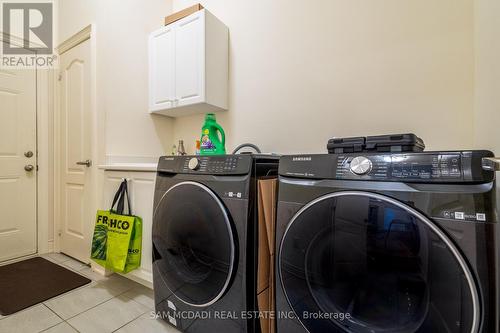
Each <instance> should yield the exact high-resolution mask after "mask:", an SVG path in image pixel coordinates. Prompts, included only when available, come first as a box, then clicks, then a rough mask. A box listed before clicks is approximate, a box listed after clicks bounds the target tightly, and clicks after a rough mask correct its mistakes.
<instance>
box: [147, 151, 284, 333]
mask: <svg viewBox="0 0 500 333" xmlns="http://www.w3.org/2000/svg"><path fill="white" fill-rule="evenodd" d="M277 166H278V159H277V158H276V157H272V156H267V155H220V156H165V157H161V158H160V161H159V165H158V173H157V179H156V190H155V198H154V216H153V231H152V239H153V282H154V294H155V307H156V312H157V315H159V316H161V318H162V319H164V320H165V321H167V322H168V323H170V324H171V325H173V326H175V327H176V328H177V329H179V330H180V331H182V332H189V333H194V332H245V333H246V332H255V331H256V330H258V319H256V318H255V316H250V315H248V316H247V315H245V313H246V312H249V313H252V312H253V311H255V310H256V297H257V296H256V294H257V293H256V289H257V288H256V274H257V273H256V266H257V247H256V243H257V237H256V235H257V229H256V228H257V222H256V221H257V220H256V219H257V215H258V214H257V200H256V198H257V197H256V188H257V178H258V177H259V176H262V175H267V174H270V173H273V172H274V174H276V173H277Z"/></svg>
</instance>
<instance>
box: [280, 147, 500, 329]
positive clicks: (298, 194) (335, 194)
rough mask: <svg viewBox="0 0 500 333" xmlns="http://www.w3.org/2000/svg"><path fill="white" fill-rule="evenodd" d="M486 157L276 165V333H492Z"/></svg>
mask: <svg viewBox="0 0 500 333" xmlns="http://www.w3.org/2000/svg"><path fill="white" fill-rule="evenodd" d="M492 156H493V155H492V153H491V152H488V151H449V152H422V153H371V154H368V153H362V154H328V155H297V156H284V157H282V159H281V161H280V167H279V175H280V176H279V203H278V209H277V230H276V232H277V249H276V253H277V263H276V265H277V266H276V271H277V285H276V304H277V309H276V310H277V311H278V313H277V317H278V320H277V331H278V333H285V332H286V333H302V332H310V333H323V332H353V333H364V332H366V333H368V332H370V333H379V332H380V333H382V332H384V333H385V332H391V333H392V332H404V333H407V332H418V333H424V332H425V333H427V332H433V333H440V332H443V333H444V332H447V333H459V332H460V333H466V332H467V333H477V332H483V333H486V332H488V333H489V332H498V326H499V319H500V317H499V305H498V304H499V299H500V298H499V275H498V268H499V246H498V241H499V228H498V216H497V206H496V201H495V173H494V171H491V170H490V169H491V168H490V166H489V165H488V163H487V162H488V161H491V160H490V159H489V158H490V157H492Z"/></svg>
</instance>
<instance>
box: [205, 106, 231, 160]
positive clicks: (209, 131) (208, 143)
mask: <svg viewBox="0 0 500 333" xmlns="http://www.w3.org/2000/svg"><path fill="white" fill-rule="evenodd" d="M219 133H220V137H219ZM200 141H201V145H200V155H224V154H225V153H226V147H225V145H226V134H224V130H223V129H222V127H221V126H220V125H219V124H217V122H216V121H215V114H213V113H207V114H206V115H205V124H203V127H202V128H201V140H200Z"/></svg>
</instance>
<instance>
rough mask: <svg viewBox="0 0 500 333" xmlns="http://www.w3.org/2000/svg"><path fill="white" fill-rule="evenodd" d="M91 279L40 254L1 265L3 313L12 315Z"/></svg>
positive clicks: (1, 307) (0, 290) (3, 314)
mask: <svg viewBox="0 0 500 333" xmlns="http://www.w3.org/2000/svg"><path fill="white" fill-rule="evenodd" d="M89 282H91V280H89V279H87V278H86V277H83V276H81V275H79V274H76V273H74V272H72V271H70V270H69V269H66V268H64V267H61V266H59V265H57V264H54V263H52V262H50V261H48V260H46V259H43V258H40V257H36V258H32V259H28V260H24V261H20V262H16V263H13V264H9V265H5V266H0V315H2V316H7V315H10V314H13V313H15V312H17V311H20V310H22V309H25V308H27V307H30V306H32V305H35V304H37V303H41V302H43V301H46V300H48V299H49V298H52V297H54V296H57V295H60V294H63V293H65V292H67V291H70V290H72V289H75V288H78V287H80V286H83V285H85V284H87V283H89Z"/></svg>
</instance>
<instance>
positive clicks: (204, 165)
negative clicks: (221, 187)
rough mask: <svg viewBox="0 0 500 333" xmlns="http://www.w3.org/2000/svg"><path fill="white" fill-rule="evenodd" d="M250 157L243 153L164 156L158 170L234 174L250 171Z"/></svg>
mask: <svg viewBox="0 0 500 333" xmlns="http://www.w3.org/2000/svg"><path fill="white" fill-rule="evenodd" d="M251 164H252V157H251V156H245V155H213V156H164V157H161V158H160V163H159V165H158V171H159V172H168V173H189V174H210V175H235V174H246V173H248V172H250V166H251Z"/></svg>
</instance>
